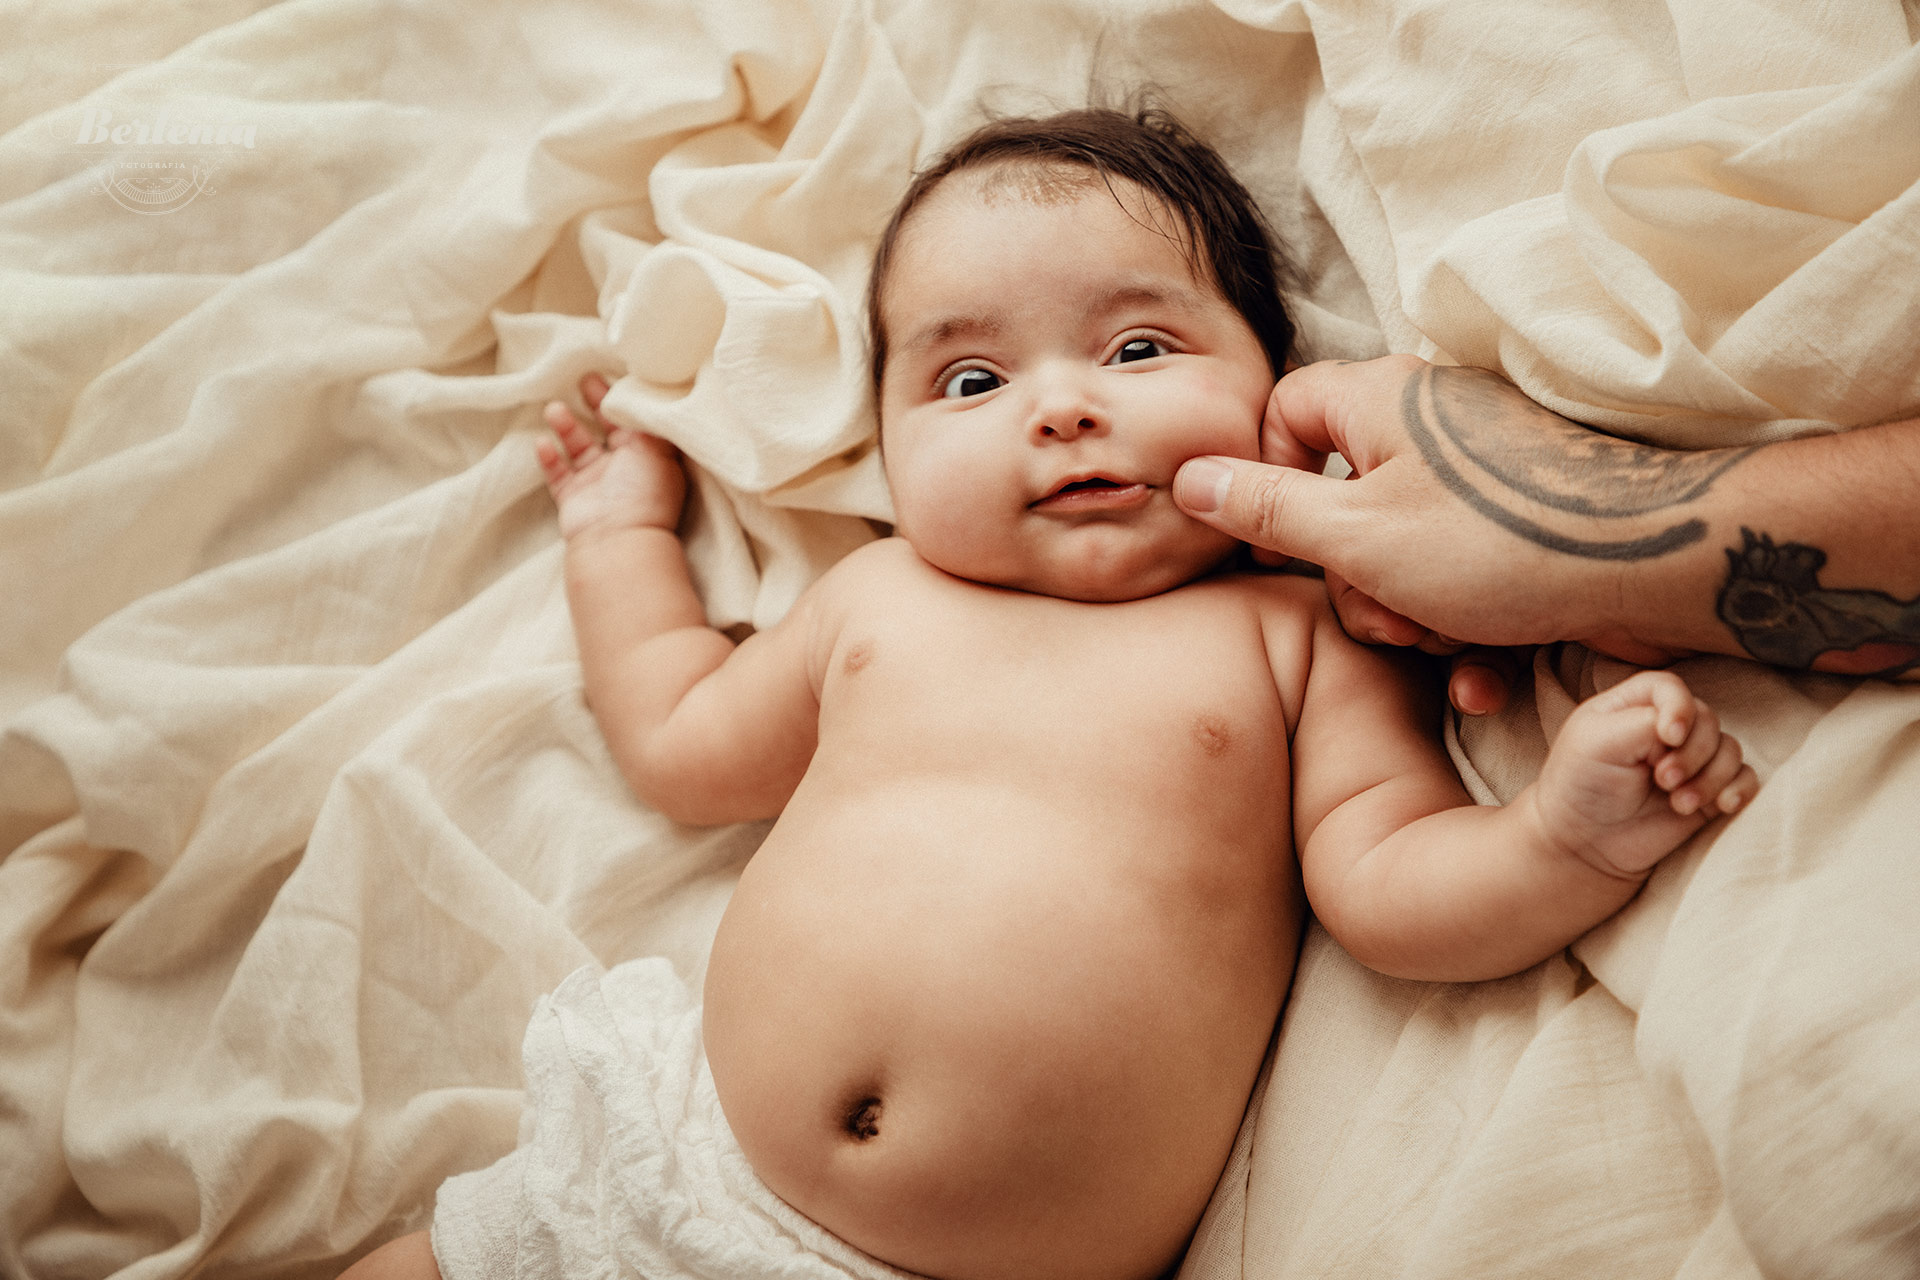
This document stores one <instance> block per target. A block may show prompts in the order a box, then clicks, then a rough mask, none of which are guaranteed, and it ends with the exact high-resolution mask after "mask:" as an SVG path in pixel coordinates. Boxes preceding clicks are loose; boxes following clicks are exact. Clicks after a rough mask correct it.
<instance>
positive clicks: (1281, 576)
mask: <svg viewBox="0 0 1920 1280" xmlns="http://www.w3.org/2000/svg"><path fill="white" fill-rule="evenodd" d="M1194 586H1196V587H1204V588H1206V589H1207V590H1208V591H1209V592H1210V593H1213V594H1217V595H1219V596H1221V597H1223V598H1225V599H1228V600H1232V601H1234V602H1236V603H1237V604H1239V605H1240V607H1242V608H1246V609H1249V610H1252V611H1254V612H1255V613H1257V614H1259V615H1260V618H1261V620H1262V621H1263V622H1267V621H1272V622H1276V623H1288V622H1294V623H1299V624H1301V625H1304V626H1307V627H1312V626H1314V625H1315V624H1317V623H1319V622H1320V621H1322V620H1323V619H1326V618H1329V617H1331V616H1332V615H1333V604H1332V602H1331V601H1330V600H1329V599H1328V598H1327V584H1326V583H1325V581H1323V580H1322V579H1321V578H1319V577H1316V576H1310V575H1308V574H1304V573H1297V572H1292V571H1285V572H1277V571H1271V570H1269V571H1266V572H1261V571H1258V570H1250V571H1245V572H1236V573H1224V574H1221V575H1219V576H1218V577H1214V578H1209V579H1206V580H1205V581H1204V582H1200V583H1195V584H1194Z"/></svg>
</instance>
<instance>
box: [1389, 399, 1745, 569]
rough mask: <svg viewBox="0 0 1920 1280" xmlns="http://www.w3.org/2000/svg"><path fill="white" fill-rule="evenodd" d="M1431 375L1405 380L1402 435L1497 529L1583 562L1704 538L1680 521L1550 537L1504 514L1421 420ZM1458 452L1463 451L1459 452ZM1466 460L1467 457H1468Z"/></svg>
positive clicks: (1639, 555)
mask: <svg viewBox="0 0 1920 1280" xmlns="http://www.w3.org/2000/svg"><path fill="white" fill-rule="evenodd" d="M1434 372H1435V370H1433V369H1423V370H1421V373H1420V376H1419V377H1418V378H1409V379H1408V380H1407V390H1406V393H1405V395H1404V396H1403V397H1402V399H1401V414H1402V416H1403V417H1404V418H1405V419H1406V424H1407V433H1408V434H1409V435H1411V436H1412V437H1413V440H1414V443H1415V444H1416V445H1418V446H1419V447H1420V454H1421V456H1422V457H1424V458H1425V459H1426V460H1427V465H1428V466H1430V467H1432V468H1433V473H1434V474H1435V475H1436V476H1438V477H1439V478H1440V482H1441V483H1442V484H1444V485H1446V486H1447V488H1448V489H1449V490H1451V491H1452V492H1453V494H1454V496H1455V497H1458V498H1459V499H1460V500H1461V501H1462V502H1465V503H1466V504H1467V505H1468V506H1470V507H1472V508H1473V509H1474V510H1475V511H1478V512H1479V513H1480V514H1481V515H1483V516H1485V517H1486V518H1487V519H1489V520H1491V521H1493V522H1494V523H1495V524H1497V525H1499V526H1500V527H1502V528H1503V529H1506V530H1507V531H1508V532H1510V533H1514V534H1517V535H1519V536H1520V537H1522V538H1525V539H1526V540H1527V541H1529V542H1532V543H1534V544H1536V545H1538V546H1542V547H1545V548H1547V549H1548V550H1549V551H1560V552H1564V553H1565V554H1567V555H1571V556H1582V557H1585V558H1586V559H1589V560H1650V559H1653V558H1654V557H1656V556H1663V555H1667V554H1668V553H1670V552H1673V551H1678V550H1679V549H1680V548H1681V547H1685V546H1691V545H1692V544H1693V543H1696V542H1698V541H1700V540H1701V539H1702V538H1704V537H1706V536H1707V525H1706V522H1705V521H1703V520H1697V519H1696V520H1683V521H1681V522H1680V523H1679V524H1675V525H1670V526H1668V527H1667V528H1665V529H1663V530H1661V531H1660V532H1659V533H1656V534H1651V535H1649V536H1647V537H1644V538H1627V539H1623V540H1620V541H1616V542H1600V541H1593V540H1589V539H1586V538H1570V537H1567V536H1566V535H1565V534H1560V533H1555V532H1554V531H1553V530H1551V529H1549V528H1547V527H1546V526H1544V525H1542V524H1539V523H1536V522H1535V521H1532V520H1529V519H1527V518H1526V517H1525V516H1523V515H1520V514H1519V513H1518V512H1514V511H1509V510H1507V509H1506V508H1505V507H1503V506H1501V505H1500V504H1499V503H1498V502H1496V501H1494V500H1493V499H1492V498H1490V497H1488V496H1487V495H1486V494H1483V493H1481V492H1480V491H1479V490H1478V489H1476V488H1475V487H1474V486H1473V485H1472V484H1471V483H1470V482H1469V481H1468V480H1467V478H1466V477H1465V476H1463V475H1461V474H1460V472H1459V471H1458V470H1456V469H1455V468H1454V466H1453V464H1452V463H1451V462H1449V461H1447V458H1446V455H1445V454H1444V452H1443V451H1442V450H1441V448H1440V442H1439V440H1437V439H1436V438H1435V436H1434V432H1433V430H1432V429H1431V428H1429V427H1428V425H1427V423H1426V422H1425V421H1424V420H1423V417H1422V415H1421V412H1420V388H1421V387H1422V386H1425V387H1426V388H1427V398H1428V399H1429V400H1430V401H1436V402H1437V399H1438V397H1437V395H1436V394H1435V393H1434V391H1433V390H1432V382H1433V375H1434ZM1437 412H1438V410H1437V408H1436V413H1437ZM1462 452H1465V451H1464V450H1462ZM1468 456H1469V457H1472V456H1473V455H1471V454H1468ZM1736 461H1737V459H1736ZM1729 465H1731V464H1729ZM1724 469H1725V468H1722V470H1724ZM1493 474H1494V476H1495V478H1496V479H1500V478H1502V477H1500V476H1499V474H1498V473H1497V472H1495V473H1493Z"/></svg>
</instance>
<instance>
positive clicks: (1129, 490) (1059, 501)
mask: <svg viewBox="0 0 1920 1280" xmlns="http://www.w3.org/2000/svg"><path fill="white" fill-rule="evenodd" d="M1152 492H1153V489H1152V486H1150V485H1144V484H1140V483H1137V482H1136V483H1134V484H1124V485H1113V486H1110V487H1102V488H1097V489H1067V490H1064V491H1063V492H1060V493H1056V494H1053V495H1051V496H1049V497H1045V498H1042V499H1040V501H1038V502H1036V503H1034V504H1033V510H1035V511H1060V512H1072V511H1124V510H1126V509H1127V508H1129V507H1137V506H1139V505H1140V504H1141V503H1143V502H1145V501H1146V500H1147V498H1148V496H1149V495H1150V494H1152Z"/></svg>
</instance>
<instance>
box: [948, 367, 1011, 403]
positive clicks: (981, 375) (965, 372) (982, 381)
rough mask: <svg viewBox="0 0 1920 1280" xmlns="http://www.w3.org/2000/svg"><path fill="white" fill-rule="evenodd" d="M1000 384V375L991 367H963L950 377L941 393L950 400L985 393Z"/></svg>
mask: <svg viewBox="0 0 1920 1280" xmlns="http://www.w3.org/2000/svg"><path fill="white" fill-rule="evenodd" d="M999 385H1000V375H999V374H997V373H995V372H993V370H991V369H962V370H961V371H960V372H958V373H956V374H954V375H953V376H952V377H951V378H948V379H947V381H946V383H945V385H943V386H942V387H941V388H940V394H941V395H943V396H945V397H946V398H947V399H949V400H958V399H959V398H960V397H962V396H978V395H985V394H986V393H987V392H989V391H991V390H993V389H994V388H995V387H997V386H999Z"/></svg>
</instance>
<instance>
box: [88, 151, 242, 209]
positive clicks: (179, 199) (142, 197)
mask: <svg viewBox="0 0 1920 1280" xmlns="http://www.w3.org/2000/svg"><path fill="white" fill-rule="evenodd" d="M95 173H96V174H97V175H98V176H99V179H100V185H101V187H102V188H104V189H105V191H106V193H107V194H108V195H110V196H112V197H113V200H114V203H115V204H117V205H119V206H120V207H121V208H122V209H125V210H127V211H129V212H131V213H172V212H174V211H175V210H177V209H184V208H186V206H187V205H189V204H191V203H192V202H193V198H194V197H195V196H197V195H199V194H200V193H201V192H202V191H205V190H206V189H207V183H208V181H209V180H210V179H211V178H212V177H213V170H212V169H210V168H208V167H207V166H206V165H202V164H193V163H191V162H189V161H184V160H109V161H108V162H107V163H105V164H103V165H101V166H100V167H99V168H98V169H97V170H95Z"/></svg>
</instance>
